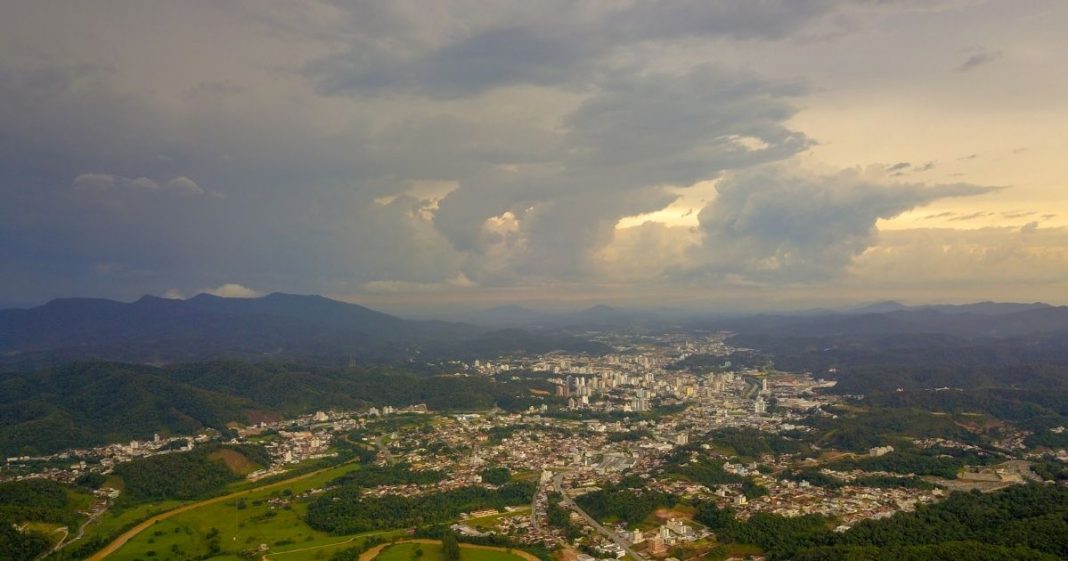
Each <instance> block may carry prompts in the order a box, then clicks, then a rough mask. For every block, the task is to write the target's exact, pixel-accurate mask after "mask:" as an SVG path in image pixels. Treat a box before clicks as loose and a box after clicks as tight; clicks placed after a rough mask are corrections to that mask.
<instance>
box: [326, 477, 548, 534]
mask: <svg viewBox="0 0 1068 561" xmlns="http://www.w3.org/2000/svg"><path fill="white" fill-rule="evenodd" d="M534 491H535V486H534V485H533V484H532V483H529V482H514V483H507V484H505V485H502V486H500V487H499V488H498V489H496V490H490V489H486V488H484V487H462V488H459V489H453V490H450V491H444V492H440V493H433V494H429V495H420V496H416V497H402V496H400V495H384V496H382V497H364V496H362V493H361V487H360V486H358V485H346V486H344V487H341V488H339V489H335V490H333V491H331V492H328V493H325V494H324V495H322V496H321V497H319V498H317V499H316V500H315V501H313V502H312V503H311V504H309V505H308V514H307V516H306V517H305V521H306V522H307V523H308V525H309V526H311V527H312V528H315V529H316V530H321V531H324V532H331V533H334V534H355V533H360V532H368V531H372V530H386V529H392V528H410V527H418V526H426V525H432V524H439V523H442V522H446V521H448V520H452V519H455V518H456V517H457V516H459V515H460V514H461V513H464V512H472V511H475V510H480V509H485V508H498V509H499V508H504V507H506V506H513V505H522V504H527V503H529V502H530V501H531V499H532V498H533V497H534Z"/></svg>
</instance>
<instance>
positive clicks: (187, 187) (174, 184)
mask: <svg viewBox="0 0 1068 561" xmlns="http://www.w3.org/2000/svg"><path fill="white" fill-rule="evenodd" d="M167 189H170V190H171V191H174V192H177V193H183V194H186V195H203V194H204V189H203V188H201V187H200V185H197V183H196V182H195V181H193V180H192V179H189V178H188V177H184V176H182V177H175V178H174V179H172V180H170V181H168V182H167Z"/></svg>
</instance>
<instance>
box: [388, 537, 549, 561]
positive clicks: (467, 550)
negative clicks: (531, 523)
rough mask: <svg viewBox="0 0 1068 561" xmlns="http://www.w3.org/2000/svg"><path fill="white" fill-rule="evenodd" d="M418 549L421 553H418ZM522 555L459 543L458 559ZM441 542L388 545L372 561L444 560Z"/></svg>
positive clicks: (508, 559)
mask: <svg viewBox="0 0 1068 561" xmlns="http://www.w3.org/2000/svg"><path fill="white" fill-rule="evenodd" d="M419 551H421V552H422V554H420V553H418V552H419ZM525 555H529V554H524V556H520V555H517V554H516V553H509V552H508V551H505V550H503V549H499V548H487V547H478V546H473V545H469V544H460V561H527V559H526V558H525ZM444 558H445V557H444V555H443V553H442V549H441V544H440V543H433V542H431V541H430V540H419V541H417V542H404V543H398V544H395V545H390V546H387V547H386V548H384V549H383V550H382V551H381V553H379V554H378V555H377V556H376V557H374V558H373V559H374V561H444Z"/></svg>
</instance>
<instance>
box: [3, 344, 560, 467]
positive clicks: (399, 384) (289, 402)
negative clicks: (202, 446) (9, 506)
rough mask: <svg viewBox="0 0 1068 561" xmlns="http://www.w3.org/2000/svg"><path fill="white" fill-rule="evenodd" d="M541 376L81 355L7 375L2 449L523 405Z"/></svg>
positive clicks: (44, 449) (25, 450)
mask: <svg viewBox="0 0 1068 561" xmlns="http://www.w3.org/2000/svg"><path fill="white" fill-rule="evenodd" d="M531 389H541V390H549V389H551V387H550V386H549V385H548V383H547V382H544V381H539V380H534V379H530V380H526V379H524V380H519V381H512V380H509V381H494V380H493V379H487V378H477V379H475V378H466V377H455V376H438V375H421V374H415V373H411V372H410V371H407V370H398V369H391V368H321V367H301V366H295V365H292V364H270V363H256V364H253V363H245V362H211V363H196V364H181V365H175V366H168V367H159V368H157V367H151V366H143V365H130V364H116V363H104V362H83V363H74V364H68V365H66V366H62V367H56V368H49V369H45V370H40V371H36V372H32V373H9V374H6V375H4V376H2V377H0V454H5V455H9V456H10V455H21V454H28V455H35V454H43V453H51V452H56V451H59V450H64V449H68V448H74V447H89V446H97V445H101V444H106V443H109V442H121V441H125V440H131V439H147V438H151V437H152V435H153V433H161V434H189V433H192V432H195V431H197V430H199V429H201V428H203V427H214V428H222V427H224V426H225V424H226V423H228V422H231V421H238V422H248V421H250V420H251V419H253V418H264V417H271V416H278V415H294V414H298V413H306V412H309V411H314V410H315V409H326V408H330V407H338V408H358V407H367V406H369V405H380V406H381V405H392V406H397V407H399V406H406V405H411V404H416V403H425V404H426V405H427V407H429V408H430V409H432V410H454V409H471V408H488V407H492V406H493V405H494V404H497V405H499V406H500V407H503V408H506V409H513V408H514V409H521V408H525V407H527V406H529V405H531V404H532V403H533V400H532V398H531V397H530V390H531Z"/></svg>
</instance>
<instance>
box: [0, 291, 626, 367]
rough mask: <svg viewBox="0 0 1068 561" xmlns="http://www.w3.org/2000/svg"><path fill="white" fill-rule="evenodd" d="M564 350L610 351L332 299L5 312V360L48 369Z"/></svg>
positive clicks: (0, 340) (562, 338) (1, 331)
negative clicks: (93, 363) (81, 362)
mask: <svg viewBox="0 0 1068 561" xmlns="http://www.w3.org/2000/svg"><path fill="white" fill-rule="evenodd" d="M554 348H560V349H563V350H589V351H591V352H598V351H603V350H605V348H604V347H603V346H598V345H594V344H590V343H588V342H586V341H583V340H580V339H576V338H573V337H570V336H566V335H562V334H559V333H545V332H539V333H532V332H528V331H518V332H517V331H509V332H508V333H507V335H506V336H501V335H500V334H497V333H494V332H493V331H492V330H490V329H487V328H484V327H476V326H473V325H469V324H464V323H457V322H443V321H412V320H405V319H401V318H398V317H394V316H391V315H389V314H384V313H381V312H377V311H375V310H371V309H369V308H366V307H363V306H359V305H356V304H349V303H345V302H339V301H336V300H331V299H329V298H324V297H322V296H304V295H294V294H283V293H273V294H270V295H267V296H264V297H262V298H247V299H239V298H220V297H217V296H211V295H208V294H201V295H199V296H196V297H194V298H190V299H188V300H171V299H165V298H157V297H153V296H145V297H143V298H141V299H140V300H137V301H136V302H132V303H123V302H116V301H113V300H104V299H93V298H68V299H58V300H53V301H51V302H49V303H47V304H45V305H43V306H38V307H35V308H30V309H12V310H3V311H0V362H4V363H8V364H23V365H27V366H40V365H47V364H56V363H59V362H63V361H66V360H71V359H81V358H99V359H107V360H120V361H126V362H138V363H159V364H164V363H174V362H182V361H189V360H203V359H220V358H228V359H251V360H261V359H272V358H274V359H283V360H301V361H310V362H319V363H335V364H336V363H340V362H344V361H346V360H347V359H348V357H353V358H357V359H359V360H372V361H374V360H384V361H392V360H398V359H410V358H412V357H414V356H419V355H435V354H448V355H450V356H452V355H457V356H464V355H467V354H470V353H472V352H474V350H476V349H477V350H479V351H480V352H486V353H489V354H491V355H492V354H495V353H502V354H503V353H510V352H523V351H528V352H545V351H548V350H553V349H554Z"/></svg>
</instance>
